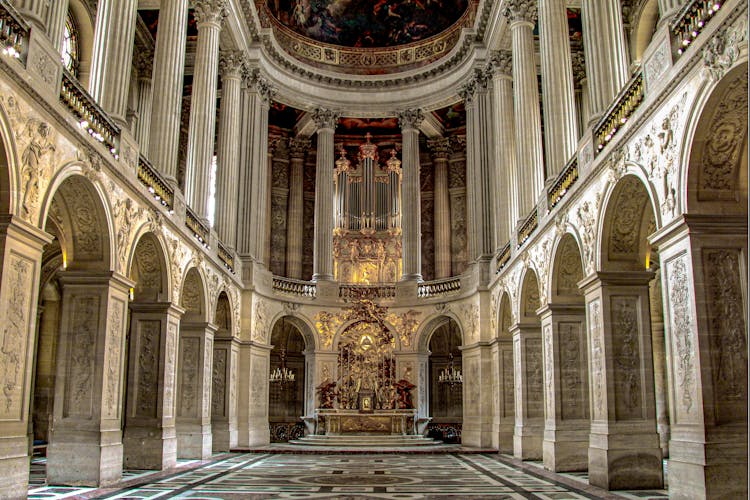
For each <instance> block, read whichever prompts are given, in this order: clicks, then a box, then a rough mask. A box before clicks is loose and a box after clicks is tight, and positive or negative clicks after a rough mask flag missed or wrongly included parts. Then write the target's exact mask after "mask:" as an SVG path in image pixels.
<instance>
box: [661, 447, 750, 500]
mask: <svg viewBox="0 0 750 500" xmlns="http://www.w3.org/2000/svg"><path fill="white" fill-rule="evenodd" d="M669 446H670V450H672V458H670V460H669V467H668V468H667V470H668V474H669V476H668V478H669V481H668V482H669V498H676V499H685V500H688V499H693V498H747V494H748V490H747V479H748V473H747V438H740V437H738V438H737V440H736V441H734V442H728V443H712V444H704V443H700V442H695V441H678V440H675V439H673V440H671V441H670V442H669Z"/></svg>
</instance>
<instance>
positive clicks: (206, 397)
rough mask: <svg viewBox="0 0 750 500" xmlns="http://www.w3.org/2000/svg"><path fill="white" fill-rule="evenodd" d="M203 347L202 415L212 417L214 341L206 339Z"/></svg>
mask: <svg viewBox="0 0 750 500" xmlns="http://www.w3.org/2000/svg"><path fill="white" fill-rule="evenodd" d="M204 342H205V343H204V346H203V349H204V350H203V376H202V377H201V380H203V394H202V395H203V397H202V398H201V415H202V416H204V417H208V416H210V415H211V412H210V411H209V406H210V405H211V373H212V368H213V356H211V354H212V353H213V352H214V341H213V340H212V339H210V338H207V339H205V341H204Z"/></svg>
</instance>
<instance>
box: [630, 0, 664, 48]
mask: <svg viewBox="0 0 750 500" xmlns="http://www.w3.org/2000/svg"><path fill="white" fill-rule="evenodd" d="M636 8H637V9H638V11H637V12H634V13H631V15H630V19H631V20H632V23H633V24H632V26H631V27H630V60H631V61H633V62H638V61H642V59H643V54H644V52H645V51H646V48H647V47H648V46H649V44H650V43H651V39H652V38H653V36H654V33H655V32H656V25H657V23H658V22H659V2H658V1H657V0H646V1H645V2H641V4H640V5H637V6H636Z"/></svg>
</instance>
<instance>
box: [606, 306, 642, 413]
mask: <svg viewBox="0 0 750 500" xmlns="http://www.w3.org/2000/svg"><path fill="white" fill-rule="evenodd" d="M611 307H612V351H613V352H612V354H613V362H614V385H615V412H616V416H617V419H618V420H626V419H632V418H642V417H643V415H642V408H641V406H642V405H641V400H642V395H641V391H642V389H641V350H640V342H639V333H640V325H639V322H638V298H637V297H626V296H623V297H612V299H611Z"/></svg>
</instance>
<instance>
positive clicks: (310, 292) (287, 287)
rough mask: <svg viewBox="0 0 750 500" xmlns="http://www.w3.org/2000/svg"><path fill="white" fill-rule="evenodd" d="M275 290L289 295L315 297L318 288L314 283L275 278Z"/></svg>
mask: <svg viewBox="0 0 750 500" xmlns="http://www.w3.org/2000/svg"><path fill="white" fill-rule="evenodd" d="M273 290H274V291H275V292H279V293H284V294H287V295H297V296H300V297H315V295H316V293H317V287H316V285H315V282H314V281H302V280H295V279H292V278H284V277H281V276H274V277H273Z"/></svg>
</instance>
